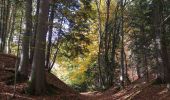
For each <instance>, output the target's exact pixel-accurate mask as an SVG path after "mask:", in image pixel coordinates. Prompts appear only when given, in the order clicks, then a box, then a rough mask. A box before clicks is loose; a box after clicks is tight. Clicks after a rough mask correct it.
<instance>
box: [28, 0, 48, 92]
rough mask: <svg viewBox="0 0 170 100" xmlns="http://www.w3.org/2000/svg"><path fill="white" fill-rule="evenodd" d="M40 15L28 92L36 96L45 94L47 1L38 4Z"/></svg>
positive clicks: (43, 0)
mask: <svg viewBox="0 0 170 100" xmlns="http://www.w3.org/2000/svg"><path fill="white" fill-rule="evenodd" d="M40 11H41V12H40V13H39V21H38V29H37V34H36V44H35V51H34V57H33V63H32V71H31V76H30V80H29V81H30V85H29V88H30V90H31V91H32V92H33V93H34V94H36V95H39V94H43V93H45V90H46V87H45V83H46V82H45V50H46V48H45V47H46V33H47V30H48V12H49V0H42V1H41V2H40Z"/></svg>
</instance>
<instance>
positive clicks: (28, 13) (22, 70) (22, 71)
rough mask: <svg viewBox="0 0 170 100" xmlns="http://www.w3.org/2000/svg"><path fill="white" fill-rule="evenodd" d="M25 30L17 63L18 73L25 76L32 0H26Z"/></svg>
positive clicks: (27, 67)
mask: <svg viewBox="0 0 170 100" xmlns="http://www.w3.org/2000/svg"><path fill="white" fill-rule="evenodd" d="M25 16H26V31H25V33H24V35H23V39H22V40H23V41H22V51H21V57H20V58H21V60H20V64H19V75H20V76H21V77H23V78H27V76H28V71H29V43H30V34H31V33H32V0H26V11H25Z"/></svg>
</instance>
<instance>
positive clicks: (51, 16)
mask: <svg viewBox="0 0 170 100" xmlns="http://www.w3.org/2000/svg"><path fill="white" fill-rule="evenodd" d="M54 5H55V2H54V0H53V2H52V5H51V13H50V19H49V23H50V26H49V34H48V44H47V53H46V68H49V67H50V65H49V64H50V63H49V62H50V57H51V56H50V54H51V44H52V41H51V39H52V35H53V21H54V13H55V6H54Z"/></svg>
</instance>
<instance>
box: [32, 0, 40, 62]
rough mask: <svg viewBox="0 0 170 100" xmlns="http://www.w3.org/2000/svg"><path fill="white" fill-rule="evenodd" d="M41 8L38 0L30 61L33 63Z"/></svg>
mask: <svg viewBox="0 0 170 100" xmlns="http://www.w3.org/2000/svg"><path fill="white" fill-rule="evenodd" d="M39 8H40V0H37V5H36V14H35V21H34V22H35V23H34V30H33V32H32V36H31V37H32V39H31V44H30V63H31V64H32V61H33V56H34V48H35V42H36V34H37V27H38V16H39Z"/></svg>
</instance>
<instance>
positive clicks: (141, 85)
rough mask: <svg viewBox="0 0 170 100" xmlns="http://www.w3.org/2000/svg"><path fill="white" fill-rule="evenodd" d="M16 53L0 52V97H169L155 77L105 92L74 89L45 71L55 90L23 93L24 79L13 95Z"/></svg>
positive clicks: (140, 99)
mask: <svg viewBox="0 0 170 100" xmlns="http://www.w3.org/2000/svg"><path fill="white" fill-rule="evenodd" d="M15 61H16V57H15V56H13V55H6V54H0V100H41V99H42V98H43V99H45V100H170V92H168V91H167V89H166V86H165V85H153V81H154V78H153V77H152V79H151V81H150V82H148V83H146V82H143V79H140V80H137V81H135V82H133V83H132V84H131V85H129V86H127V87H126V88H125V89H123V90H120V91H119V90H118V89H117V88H114V87H113V88H110V89H108V90H106V91H104V92H97V91H96V92H85V93H80V94H79V93H77V92H76V91H74V90H73V89H72V88H71V87H69V86H67V85H66V84H65V83H63V82H62V81H61V80H59V79H58V78H57V77H55V76H54V75H52V74H48V73H46V76H47V77H46V79H47V82H48V83H50V84H51V85H53V86H54V89H55V94H52V95H45V96H30V95H27V94H25V93H24V91H25V90H24V88H25V87H27V84H26V82H20V83H17V84H16V87H17V90H16V97H15V98H12V96H13V85H12V84H11V82H12V79H13V74H14V66H15Z"/></svg>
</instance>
